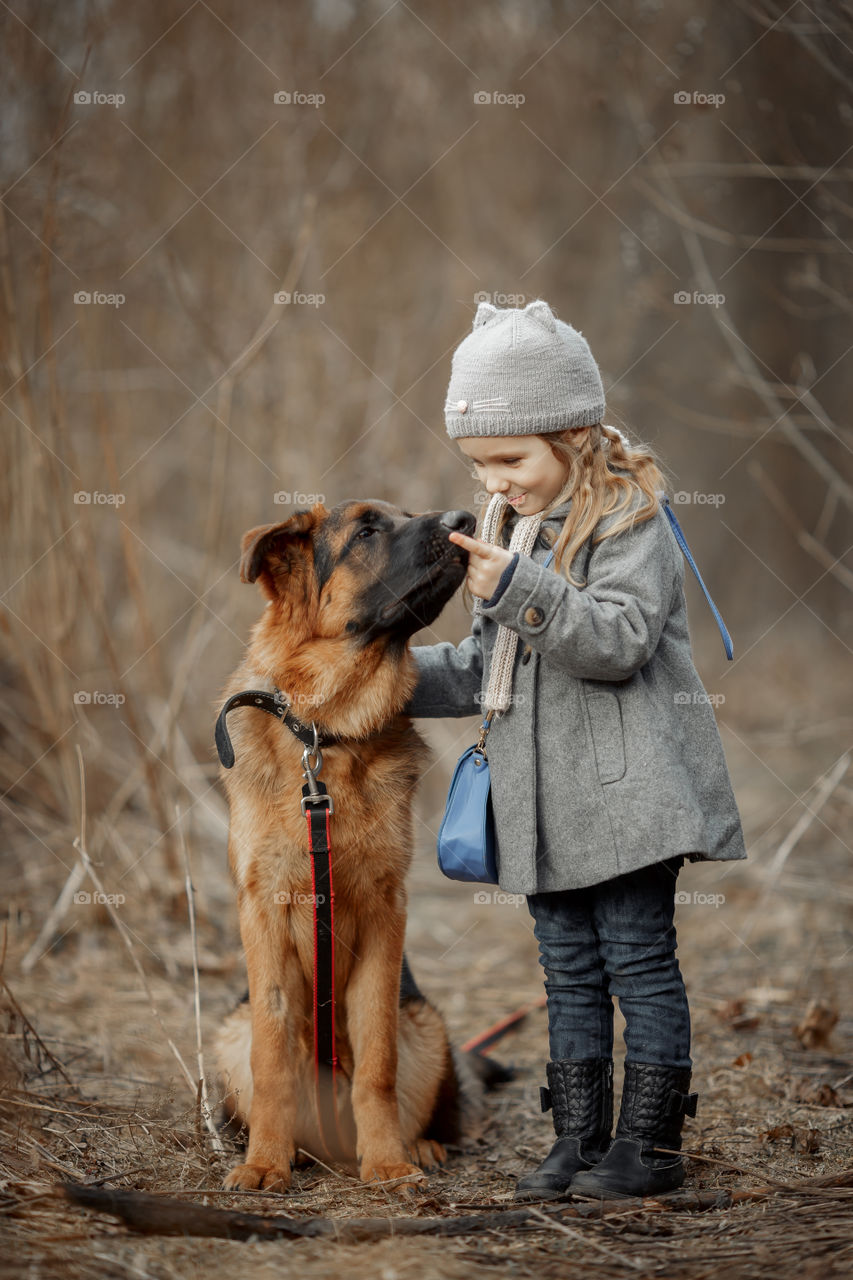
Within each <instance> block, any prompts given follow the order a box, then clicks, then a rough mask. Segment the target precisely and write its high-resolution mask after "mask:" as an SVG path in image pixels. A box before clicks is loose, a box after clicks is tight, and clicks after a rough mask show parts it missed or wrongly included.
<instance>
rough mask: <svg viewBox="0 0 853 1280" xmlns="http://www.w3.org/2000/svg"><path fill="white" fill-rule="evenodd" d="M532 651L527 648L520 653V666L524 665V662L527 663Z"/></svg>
mask: <svg viewBox="0 0 853 1280" xmlns="http://www.w3.org/2000/svg"><path fill="white" fill-rule="evenodd" d="M532 652H533V650H532V649H529V648H528V649H525V650H524V653H523V654H522V655H521V665H522V666H524V665H525V664H526V663H528V662H529V661H530V655H531V653H532Z"/></svg>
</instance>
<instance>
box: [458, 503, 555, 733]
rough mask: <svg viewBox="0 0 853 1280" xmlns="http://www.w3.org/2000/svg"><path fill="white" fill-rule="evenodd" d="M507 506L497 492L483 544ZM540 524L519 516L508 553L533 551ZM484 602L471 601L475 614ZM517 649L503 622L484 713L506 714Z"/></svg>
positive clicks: (536, 517)
mask: <svg viewBox="0 0 853 1280" xmlns="http://www.w3.org/2000/svg"><path fill="white" fill-rule="evenodd" d="M506 505H507V500H506V496H505V494H503V493H496V494H495V495H494V497H493V498H492V500H491V502H490V503H489V506H488V510H487V511H486V514H485V517H484V519H483V530H482V533H481V534H480V540H481V541H482V542H491V543H494V542H495V540H496V537H497V527H498V521H499V520H500V517H501V512H502V511H503V509H504V507H505V506H506ZM541 523H542V517H541V515H532V516H521V517H520V518H519V520H517V521H516V525H515V528H514V529H513V531H512V537H511V538H510V543H509V549H510V551H513V552H514V551H517V552H518V553H519V555H522V556H524V555H529V554H530V552H531V551H532V550H533V544H534V543H535V541H536V535H537V534H538V532H539V526H540V524H541ZM482 604H483V601H482V600H481V598H480V597H479V596H477V598H476V599H475V601H474V613H475V614H477V613H479V612H480V609H481V607H482ZM517 647H518V632H517V631H512V630H510V628H509V627H505V626H504V625H503V623H500V624H499V625H498V634H497V637H496V639H495V647H494V649H493V651H492V666H491V670H490V672H489V685H488V688H487V690H486V700H485V705H484V706H483V714H484V715H485V714H486V712H487V711H488V710H490V709H493V710H494V711H496V712H501V711H506V710H507V708H508V707H509V705H510V696H511V694H512V669H513V664H514V662H515V652H516V649H517Z"/></svg>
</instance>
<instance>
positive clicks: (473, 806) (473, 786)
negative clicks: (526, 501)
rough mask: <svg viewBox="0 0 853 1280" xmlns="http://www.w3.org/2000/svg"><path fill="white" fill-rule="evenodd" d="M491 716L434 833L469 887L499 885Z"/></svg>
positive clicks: (446, 864)
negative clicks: (489, 746)
mask: <svg viewBox="0 0 853 1280" xmlns="http://www.w3.org/2000/svg"><path fill="white" fill-rule="evenodd" d="M661 501H662V505H663V508H664V510H665V511H666V514H667V516H668V517H669V522H670V524H671V525H672V530H673V533H674V534H675V538H676V541H677V542H678V545H679V546H680V547H681V550H682V551H683V552H684V555H685V556H686V558H687V562H688V564H689V565H690V567H691V569H692V570H693V572H694V573H695V574H696V577H697V578H698V580H699V586H700V587H701V588H702V591H703V592H704V594H705V599H706V600H707V601H708V604H709V605H710V606H711V611H712V613H713V614H714V617H715V618H716V620H717V626H718V627H719V628H720V633H721V635H722V637H723V646H724V648H725V650H726V657H727V658H729V659H731V658H732V657H733V656H734V650H733V647H732V639H731V636H730V635H729V633H728V631H727V630H726V624H725V623H724V622H723V619H722V617H721V616H720V613H719V610H718V609H717V606H716V605H715V604H714V601H713V600H712V599H711V597H710V595H709V594H708V589H707V587H706V586H705V583H704V582H703V581H702V578H701V576H700V574H699V570H698V569H697V567H696V562H695V560H694V559H693V557H692V555H691V554H690V548H689V547H688V545H687V539H686V538H685V537H684V533H683V531H682V528H681V525H680V524H679V523H678V521H677V520H676V518H675V512H674V511H673V510H672V508H671V507H670V505H669V498H668V497H667V496H666V494H663V495H662V499H661ZM591 554H592V543H591V542H590V545H589V548H588V550H587V561H586V563H587V570H586V571H585V573H584V576H586V572H587V571H588V567H589V557H590V555H591ZM553 558H554V552H553V551H551V553H550V554H549V555H548V557H547V559H546V560H544V561H543V566H542V567H543V568H547V566H548V565H549V564H550V563H551V561H552V560H553ZM493 715H494V712H493V711H490V712H489V713H488V715H487V716H486V717H485V719H484V720H483V723H482V724H481V725H480V736H479V739H478V740H477V742H476V743H475V744H474V746H473V747H469V748H468V750H467V751H463V753H462V755H461V756H460V757H459V759H458V760H457V762H456V768H455V769H454V770H453V777H452V778H451V780H450V790H449V792H448V794H447V804H446V806H445V810H444V817H443V819H442V822H441V826H440V827H439V829H438V867H439V870H440V871H441V872H442V873H443V874H444V875H446V876H447V878H448V879H449V880H463V881H467V882H468V883H469V884H470V883H473V884H497V883H498V871H497V861H496V858H495V825H494V816H493V813H492V795H491V778H490V776H489V762H488V759H487V757H486V736H487V734H488V732H489V729H490V727H491V722H492V716H493Z"/></svg>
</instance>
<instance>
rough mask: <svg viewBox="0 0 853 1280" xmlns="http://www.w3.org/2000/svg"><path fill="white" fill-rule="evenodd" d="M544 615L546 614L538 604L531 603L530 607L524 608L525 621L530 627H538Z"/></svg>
mask: <svg viewBox="0 0 853 1280" xmlns="http://www.w3.org/2000/svg"><path fill="white" fill-rule="evenodd" d="M544 617H545V614H544V613H543V612H542V610H541V609H540V608H539V606H538V605H536V604H534V605H531V607H530V608H529V609H525V610H524V621H525V622H526V623H527V625H528V627H538V626H539V623H540V622H541V621H542V619H543V618H544Z"/></svg>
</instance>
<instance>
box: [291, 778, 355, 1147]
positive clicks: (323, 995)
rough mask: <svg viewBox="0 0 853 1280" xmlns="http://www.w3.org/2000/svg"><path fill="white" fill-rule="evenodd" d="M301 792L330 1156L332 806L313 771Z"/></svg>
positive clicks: (322, 1121)
mask: <svg viewBox="0 0 853 1280" xmlns="http://www.w3.org/2000/svg"><path fill="white" fill-rule="evenodd" d="M311 784H313V787H312V785H311ZM302 796H303V798H302V812H303V813H304V814H305V816H306V818H307V820H308V848H309V850H310V853H311V896H312V900H313V913H314V1094H315V1099H316V1104H317V1120H318V1123H319V1126H320V1136H321V1138H322V1141H323V1145H324V1147H325V1149H326V1154H327V1155H329V1156H331V1155H332V1151H331V1148H330V1145H329V1142H328V1140H327V1138H328V1135H330V1134H331V1133H332V1132H334V1133H336V1134H337V1139H338V1144H339V1147H340V1149H341V1150H343V1149H344V1147H345V1144H344V1142H343V1139H342V1138H341V1131H340V1124H339V1120H338V1107H337V1086H338V1072H339V1071H340V1066H341V1064H340V1062H339V1061H338V1056H337V1053H336V1050H335V909H334V900H335V894H334V887H333V884H332V848H331V844H332V842H331V834H330V830H329V814H330V813H331V812H332V811H333V808H334V806H333V805H332V800H331V796H330V795H329V794H328V792H327V791H326V787H325V785H324V784H323V783H322V782H317V780H316V778H314V776H313V774H312V776H311V778H310V779H309V783H308V784H306V785H305V786H304V787H303V788H302ZM324 1069H327V1070H328V1072H329V1078H328V1079H327V1080H324V1079H323V1078H322V1076H323V1074H324ZM327 1085H330V1086H331V1087H330V1088H329V1087H326V1086H327Z"/></svg>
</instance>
